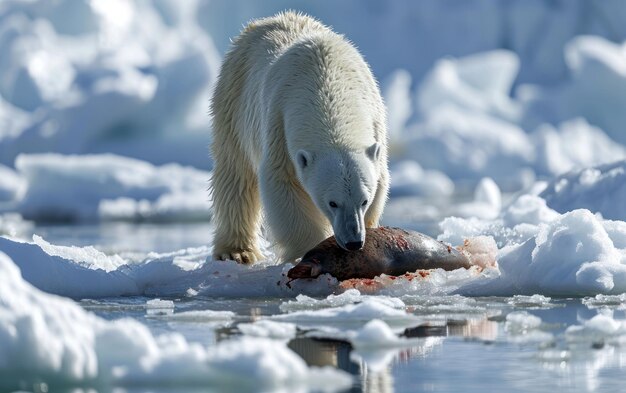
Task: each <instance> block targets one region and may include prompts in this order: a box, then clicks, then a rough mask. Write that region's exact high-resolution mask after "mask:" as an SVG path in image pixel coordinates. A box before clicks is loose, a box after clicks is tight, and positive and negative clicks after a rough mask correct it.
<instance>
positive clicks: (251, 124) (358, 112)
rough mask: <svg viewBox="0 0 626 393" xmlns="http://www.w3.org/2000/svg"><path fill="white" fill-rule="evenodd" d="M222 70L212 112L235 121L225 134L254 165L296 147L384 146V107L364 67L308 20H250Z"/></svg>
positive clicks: (344, 44) (349, 48) (342, 42)
mask: <svg viewBox="0 0 626 393" xmlns="http://www.w3.org/2000/svg"><path fill="white" fill-rule="evenodd" d="M222 67H223V68H224V69H225V68H229V72H228V73H222V74H223V75H227V77H225V78H221V79H220V80H219V82H218V85H217V87H216V93H215V96H220V97H225V98H227V99H226V100H221V101H220V102H213V107H212V110H213V114H214V116H215V115H218V114H221V115H227V116H228V117H229V118H230V119H235V121H234V122H233V124H232V126H231V129H230V132H232V133H234V134H236V136H235V137H236V138H237V139H238V140H239V141H240V143H241V147H242V149H243V150H244V151H245V152H246V155H247V156H248V158H249V159H250V161H251V163H252V164H253V165H254V166H255V167H256V168H258V166H259V165H260V162H261V160H262V158H263V157H264V151H268V150H271V152H272V154H274V155H275V154H277V153H278V151H279V150H282V154H285V155H287V156H288V157H284V159H285V160H290V159H292V158H293V157H294V155H295V153H296V151H297V150H299V149H306V150H309V151H316V150H319V149H321V150H324V151H327V150H328V149H329V148H331V147H332V148H345V149H347V150H355V149H357V150H358V149H363V148H365V147H367V146H369V145H371V144H372V143H374V142H379V143H383V144H385V139H386V135H385V129H384V122H385V110H384V106H383V103H382V99H381V98H380V94H379V92H378V87H377V85H376V82H375V79H374V78H373V76H372V73H371V71H370V69H369V67H368V65H367V63H365V61H364V60H363V58H362V57H361V55H360V54H359V53H358V51H357V50H356V49H355V48H354V46H353V45H352V44H351V43H350V42H348V41H347V40H346V39H345V38H343V37H342V36H340V35H338V34H336V33H334V32H333V31H332V30H330V29H329V28H327V27H326V26H324V25H323V24H321V23H319V22H318V21H316V20H315V19H313V18H310V17H308V16H305V15H301V14H297V13H294V12H285V13H281V14H278V15H276V16H273V17H270V18H265V19H260V20H257V21H254V22H252V23H250V24H249V25H248V26H247V27H246V28H245V29H244V31H243V32H242V34H241V35H240V36H239V37H238V38H237V39H236V40H235V41H234V42H233V46H232V49H231V51H230V52H229V53H228V54H227V55H226V58H225V60H224V63H223V66H222ZM311 108H317V110H311ZM218 121H219V120H218ZM269 144H278V145H280V147H281V149H276V146H273V147H271V148H269V146H268V145H269Z"/></svg>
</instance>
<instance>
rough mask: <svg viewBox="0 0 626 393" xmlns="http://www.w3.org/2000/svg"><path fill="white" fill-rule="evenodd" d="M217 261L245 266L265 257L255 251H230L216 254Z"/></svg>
mask: <svg viewBox="0 0 626 393" xmlns="http://www.w3.org/2000/svg"><path fill="white" fill-rule="evenodd" d="M214 257H215V259H218V260H220V261H235V262H237V263H241V264H244V265H252V264H253V263H254V262H256V261H259V260H261V259H263V255H261V254H260V253H257V252H254V251H244V250H237V251H230V252H221V253H218V254H216V255H215V256H214Z"/></svg>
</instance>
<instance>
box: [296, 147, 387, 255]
mask: <svg viewBox="0 0 626 393" xmlns="http://www.w3.org/2000/svg"><path fill="white" fill-rule="evenodd" d="M380 149H381V147H380V144H379V143H374V144H372V145H370V146H369V147H368V148H366V149H363V150H360V151H359V150H356V151H354V150H351V151H346V150H333V149H330V150H321V151H309V150H299V151H298V152H297V153H296V168H297V172H298V177H299V179H300V181H301V183H302V184H303V185H304V188H305V190H306V191H307V193H308V194H309V196H310V197H311V199H312V200H313V202H314V203H315V205H316V206H317V207H318V209H319V210H320V211H322V212H323V213H324V215H325V216H326V217H327V218H328V220H329V221H330V223H331V224H332V227H333V231H334V233H335V239H336V240H337V244H338V245H339V246H340V247H342V248H343V249H345V250H349V251H354V250H359V249H361V248H362V247H363V244H364V242H365V213H366V212H367V209H368V208H369V207H370V206H371V204H372V201H373V200H374V196H375V195H376V189H377V185H378V176H379V174H378V168H379V165H377V162H378V160H379V157H380Z"/></svg>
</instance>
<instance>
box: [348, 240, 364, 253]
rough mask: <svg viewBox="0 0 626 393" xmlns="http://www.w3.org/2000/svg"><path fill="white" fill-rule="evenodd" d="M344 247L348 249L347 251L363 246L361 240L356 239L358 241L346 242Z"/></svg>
mask: <svg viewBox="0 0 626 393" xmlns="http://www.w3.org/2000/svg"><path fill="white" fill-rule="evenodd" d="M346 248H347V249H348V251H357V250H360V249H362V248H363V242H362V241H360V240H359V241H358V242H348V243H346Z"/></svg>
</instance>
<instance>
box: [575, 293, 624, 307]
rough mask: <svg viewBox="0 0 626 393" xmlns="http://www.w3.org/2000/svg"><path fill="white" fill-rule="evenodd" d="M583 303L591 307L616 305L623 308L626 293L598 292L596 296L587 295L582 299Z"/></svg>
mask: <svg viewBox="0 0 626 393" xmlns="http://www.w3.org/2000/svg"><path fill="white" fill-rule="evenodd" d="M582 302H583V304H584V305H586V306H587V307H589V308H599V307H615V308H623V307H624V305H626V293H622V294H620V295H602V294H598V295H596V296H594V297H586V298H584V299H583V300H582Z"/></svg>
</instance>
